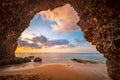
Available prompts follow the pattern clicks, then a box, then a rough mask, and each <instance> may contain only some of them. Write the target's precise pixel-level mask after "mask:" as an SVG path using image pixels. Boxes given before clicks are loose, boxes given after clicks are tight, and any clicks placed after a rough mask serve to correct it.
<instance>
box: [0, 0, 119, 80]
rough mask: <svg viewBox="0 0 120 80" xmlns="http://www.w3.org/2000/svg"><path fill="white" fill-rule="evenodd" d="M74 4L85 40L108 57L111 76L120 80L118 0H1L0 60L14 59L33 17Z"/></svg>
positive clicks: (115, 79)
mask: <svg viewBox="0 0 120 80" xmlns="http://www.w3.org/2000/svg"><path fill="white" fill-rule="evenodd" d="M66 3H69V4H71V5H72V6H73V7H74V8H75V10H76V11H77V12H78V15H79V16H80V21H79V23H78V24H79V25H80V27H81V29H82V31H83V33H84V36H85V38H86V39H87V40H88V41H89V42H91V43H92V44H94V45H96V48H97V50H98V51H100V52H101V53H103V54H104V55H105V57H106V58H107V67H108V74H109V75H110V76H111V78H112V79H114V80H119V77H120V69H119V66H120V63H119V62H120V61H119V60H120V57H118V56H120V45H119V42H120V1H119V0H42V1H41V0H1V1H0V59H6V58H10V57H15V54H14V52H15V49H16V47H17V40H18V38H19V36H20V35H21V33H22V32H23V31H24V30H25V29H26V28H27V27H28V25H29V22H30V20H31V19H32V18H33V16H34V15H35V14H36V13H37V12H39V11H41V10H47V9H54V8H56V7H59V6H63V5H65V4H66Z"/></svg>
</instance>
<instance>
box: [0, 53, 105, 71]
mask: <svg viewBox="0 0 120 80" xmlns="http://www.w3.org/2000/svg"><path fill="white" fill-rule="evenodd" d="M16 56H17V57H27V56H34V57H40V58H42V63H34V62H29V63H23V64H17V65H7V66H4V67H0V71H2V72H6V71H16V70H25V69H31V68H35V67H39V66H42V65H45V64H54V63H66V62H69V61H71V59H73V58H80V59H85V60H94V61H98V62H103V63H105V61H106V59H105V58H104V57H103V54H100V53H17V54H16Z"/></svg>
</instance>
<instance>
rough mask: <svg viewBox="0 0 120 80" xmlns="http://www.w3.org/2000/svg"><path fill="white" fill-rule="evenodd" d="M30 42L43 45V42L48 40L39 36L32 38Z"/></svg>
mask: <svg viewBox="0 0 120 80" xmlns="http://www.w3.org/2000/svg"><path fill="white" fill-rule="evenodd" d="M32 41H33V42H40V43H45V42H47V41H48V39H47V38H46V37H45V36H43V35H41V36H37V37H33V39H32Z"/></svg>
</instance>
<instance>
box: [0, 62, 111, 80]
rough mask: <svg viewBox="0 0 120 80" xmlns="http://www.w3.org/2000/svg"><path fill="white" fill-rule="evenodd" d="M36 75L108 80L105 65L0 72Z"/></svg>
mask: <svg viewBox="0 0 120 80" xmlns="http://www.w3.org/2000/svg"><path fill="white" fill-rule="evenodd" d="M16 74H22V75H30V74H37V75H39V76H43V77H46V80H109V78H108V76H107V71H106V65H105V64H103V63H99V64H89V63H87V64H83V63H77V62H68V63H54V64H43V65H41V66H39V67H37V68H32V69H26V70H15V71H0V75H16Z"/></svg>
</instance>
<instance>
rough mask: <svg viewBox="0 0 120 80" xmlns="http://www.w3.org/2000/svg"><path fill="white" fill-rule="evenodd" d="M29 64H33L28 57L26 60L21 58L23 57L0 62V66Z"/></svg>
mask: <svg viewBox="0 0 120 80" xmlns="http://www.w3.org/2000/svg"><path fill="white" fill-rule="evenodd" d="M27 62H31V59H30V58H28V57H25V58H21V57H15V58H7V59H2V60H0V66H4V65H10V64H20V63H27Z"/></svg>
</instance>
